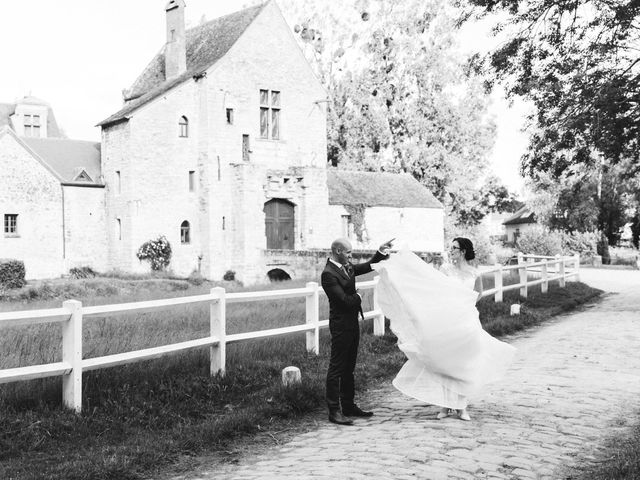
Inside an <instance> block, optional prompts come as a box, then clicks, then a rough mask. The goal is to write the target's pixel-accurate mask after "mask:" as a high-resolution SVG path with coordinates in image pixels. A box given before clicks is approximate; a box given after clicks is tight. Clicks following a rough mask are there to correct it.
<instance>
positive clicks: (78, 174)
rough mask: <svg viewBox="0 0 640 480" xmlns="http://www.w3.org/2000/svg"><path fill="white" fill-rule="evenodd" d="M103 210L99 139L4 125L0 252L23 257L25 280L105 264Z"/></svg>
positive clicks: (1, 137) (0, 150) (0, 138)
mask: <svg viewBox="0 0 640 480" xmlns="http://www.w3.org/2000/svg"><path fill="white" fill-rule="evenodd" d="M104 212H105V205H104V184H103V183H102V178H101V175H100V144H98V143H95V142H83V141H78V140H68V139H65V138H39V137H34V136H20V135H18V134H17V133H16V132H15V131H14V130H13V128H10V127H9V125H4V126H3V127H0V218H2V222H3V227H2V228H3V231H2V233H1V234H0V252H1V253H0V257H2V258H12V259H18V260H22V261H23V262H24V264H25V269H26V275H27V278H28V279H34V278H51V277H59V276H61V275H63V274H65V273H68V272H69V269H70V268H73V267H75V266H84V265H91V266H93V267H94V268H96V269H105V268H106V264H105V263H104V261H103V259H104V253H105V252H106V249H107V245H106V233H105V231H104V229H105V221H104Z"/></svg>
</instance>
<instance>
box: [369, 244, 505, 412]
mask: <svg viewBox="0 0 640 480" xmlns="http://www.w3.org/2000/svg"><path fill="white" fill-rule="evenodd" d="M372 267H373V268H374V269H375V270H377V271H378V273H379V274H380V282H379V284H378V291H379V295H378V302H379V305H380V307H381V308H382V311H383V312H384V314H385V316H386V317H387V318H389V319H390V322H391V330H392V331H393V333H395V334H396V336H397V337H398V347H399V348H400V350H402V351H403V352H404V354H405V355H406V356H407V359H408V360H407V362H406V363H405V364H404V366H403V367H402V368H401V369H400V372H398V375H397V376H396V378H395V379H394V380H393V385H394V386H395V387H396V388H397V389H398V390H400V391H401V392H402V393H404V394H406V395H409V396H411V397H413V398H416V399H418V400H421V401H423V402H426V403H429V404H432V405H438V406H440V407H446V408H452V409H463V408H466V406H467V399H468V397H470V396H472V395H474V394H475V393H477V392H478V391H479V390H480V388H481V387H482V386H483V385H485V384H486V383H488V382H491V381H495V380H497V379H499V378H501V377H502V376H503V375H504V373H505V371H506V369H507V368H508V367H509V365H510V364H511V362H512V360H513V355H514V353H515V348H514V347H512V346H511V345H508V344H506V343H504V342H501V341H499V340H497V339H495V338H493V337H492V336H491V335H489V334H488V333H487V332H485V331H484V330H483V329H482V326H481V324H480V320H479V318H478V310H477V308H476V306H475V303H476V299H477V297H478V294H477V292H475V291H474V290H473V286H474V282H475V275H473V274H471V273H470V272H465V273H462V274H461V275H456V276H454V275H445V274H444V273H443V272H441V271H438V270H436V269H435V268H433V267H432V266H431V265H429V264H427V263H425V262H424V261H422V260H421V259H420V258H419V257H417V256H416V255H415V254H413V253H412V252H411V251H409V250H402V251H400V252H399V253H397V254H394V255H392V256H391V258H390V259H389V260H386V261H384V262H380V263H377V264H374V265H372ZM455 270H456V269H450V271H455Z"/></svg>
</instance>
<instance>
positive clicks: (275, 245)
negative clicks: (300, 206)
mask: <svg viewBox="0 0 640 480" xmlns="http://www.w3.org/2000/svg"><path fill="white" fill-rule="evenodd" d="M264 217H265V220H264V221H265V232H266V235H267V248H268V249H276V250H293V247H294V242H293V220H294V216H293V204H292V203H290V202H288V201H286V200H282V199H280V198H274V199H273V200H269V201H268V202H267V203H265V204H264Z"/></svg>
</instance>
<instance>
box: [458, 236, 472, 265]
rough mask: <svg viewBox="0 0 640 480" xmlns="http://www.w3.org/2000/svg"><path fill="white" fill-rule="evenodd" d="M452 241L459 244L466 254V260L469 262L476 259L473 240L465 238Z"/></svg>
mask: <svg viewBox="0 0 640 480" xmlns="http://www.w3.org/2000/svg"><path fill="white" fill-rule="evenodd" d="M452 241H453V242H458V245H460V250H462V251H463V252H464V259H465V260H466V261H467V262H468V261H470V260H473V259H474V258H476V252H475V251H474V250H473V242H472V241H471V240H469V239H468V238H464V237H456V238H454V239H453V240H452Z"/></svg>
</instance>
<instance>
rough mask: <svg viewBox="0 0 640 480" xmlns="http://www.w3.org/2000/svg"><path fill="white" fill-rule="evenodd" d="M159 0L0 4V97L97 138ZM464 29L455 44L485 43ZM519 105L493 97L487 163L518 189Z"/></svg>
mask: <svg viewBox="0 0 640 480" xmlns="http://www.w3.org/2000/svg"><path fill="white" fill-rule="evenodd" d="M166 3H167V1H166V0H66V1H64V2H57V1H52V0H19V1H3V2H2V10H0V45H1V47H0V102H4V103H11V102H14V101H15V100H17V99H19V98H22V97H23V96H25V95H33V96H35V97H38V98H40V99H42V100H45V101H46V102H48V103H49V104H50V105H51V107H52V108H53V111H54V113H55V115H56V119H57V121H58V124H59V125H60V126H61V127H62V128H63V129H64V131H65V132H66V134H67V135H68V136H69V138H74V139H82V140H94V141H99V140H100V129H99V128H96V127H94V125H95V124H96V123H98V122H100V121H101V120H103V119H105V118H106V117H108V116H109V115H111V114H112V113H115V112H116V111H117V110H118V109H119V108H120V107H121V106H122V95H121V91H122V89H123V88H127V87H129V86H130V85H131V83H133V81H134V80H135V78H136V77H137V76H138V74H139V73H140V72H141V71H142V69H143V68H144V67H145V66H146V65H147V63H148V62H149V61H150V60H151V59H152V58H153V56H154V55H155V54H156V53H157V52H158V51H159V50H160V48H161V47H162V45H163V44H164V41H165V12H164V6H165V4H166ZM253 3H255V2H251V1H247V0H186V4H187V8H186V23H187V27H189V26H195V25H197V24H198V23H199V22H200V20H201V19H202V17H203V16H204V17H205V18H206V19H207V20H210V19H213V18H216V17H218V16H221V15H225V14H227V13H230V12H233V11H236V10H240V9H242V8H243V7H245V6H247V5H250V4H253ZM486 37H487V35H486V32H485V31H484V30H481V29H474V30H470V31H469V32H468V33H467V34H466V35H464V36H463V37H462V41H463V44H468V45H477V44H478V43H483V42H486V43H490V42H489V41H488V40H486ZM524 111H525V108H524V107H523V105H522V104H520V103H519V104H516V105H515V107H514V108H511V109H509V108H507V107H506V104H505V103H504V102H501V101H499V99H498V96H496V105H495V108H494V109H493V113H495V115H496V119H497V121H498V126H499V131H498V142H497V145H496V148H495V150H494V154H493V160H492V163H493V166H494V169H495V170H496V173H498V174H499V175H500V176H501V177H502V178H503V180H504V181H505V183H507V184H508V185H509V186H511V187H512V188H513V189H514V190H519V189H520V188H521V185H522V182H521V180H520V179H519V177H518V174H517V165H518V159H519V157H520V155H521V153H522V151H523V149H524V147H525V146H526V139H525V137H524V135H522V134H521V133H520V132H519V128H520V126H521V124H522V114H523V112H524Z"/></svg>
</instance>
